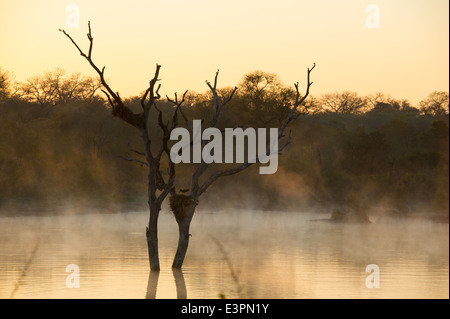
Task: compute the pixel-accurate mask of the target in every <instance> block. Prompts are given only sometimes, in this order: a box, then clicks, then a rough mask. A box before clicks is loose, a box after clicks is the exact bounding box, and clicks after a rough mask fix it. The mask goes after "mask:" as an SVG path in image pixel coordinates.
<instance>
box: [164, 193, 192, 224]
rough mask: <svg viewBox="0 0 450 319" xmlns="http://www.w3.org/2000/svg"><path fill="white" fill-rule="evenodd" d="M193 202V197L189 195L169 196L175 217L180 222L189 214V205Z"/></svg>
mask: <svg viewBox="0 0 450 319" xmlns="http://www.w3.org/2000/svg"><path fill="white" fill-rule="evenodd" d="M191 204H192V199H191V197H190V196H188V195H182V194H175V195H171V196H170V197H169V205H170V209H171V210H172V212H173V214H174V216H175V219H176V220H177V222H178V223H180V222H181V221H182V220H183V218H184V217H185V216H186V215H187V211H188V209H189V206H191Z"/></svg>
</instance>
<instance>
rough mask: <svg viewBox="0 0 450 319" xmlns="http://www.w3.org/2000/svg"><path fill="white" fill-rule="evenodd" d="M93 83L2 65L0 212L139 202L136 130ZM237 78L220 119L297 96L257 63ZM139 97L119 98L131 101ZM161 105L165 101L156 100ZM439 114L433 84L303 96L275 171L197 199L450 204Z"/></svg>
mask: <svg viewBox="0 0 450 319" xmlns="http://www.w3.org/2000/svg"><path fill="white" fill-rule="evenodd" d="M99 87H100V86H99V85H98V82H97V81H95V80H94V79H91V78H86V77H82V76H81V75H66V74H65V73H64V72H63V71H61V70H56V71H54V72H49V73H46V74H45V75H43V76H41V77H34V78H32V79H30V80H29V81H27V82H26V83H15V82H14V81H13V79H12V76H11V75H10V74H8V73H6V72H2V71H1V70H0V112H1V116H0V211H2V212H11V211H14V210H15V209H17V210H19V211H26V210H30V211H33V212H37V211H39V209H45V210H47V209H49V208H54V209H55V210H61V209H64V207H67V208H73V207H74V206H78V207H80V209H87V208H91V209H95V210H106V211H109V210H121V209H124V207H129V205H131V207H132V208H136V209H139V208H141V207H145V204H146V186H147V185H146V176H145V172H146V171H145V169H142V168H141V167H140V165H139V164H138V163H136V162H130V161H127V159H128V157H129V149H130V148H133V149H139V146H140V139H139V136H136V133H135V130H133V128H131V127H129V126H128V125H127V124H125V123H123V122H122V121H120V120H119V119H117V118H114V117H112V116H111V112H110V110H109V108H108V106H107V104H106V103H105V101H104V99H103V97H102V96H101V95H99V94H98V93H99V92H98V91H99ZM238 88H239V89H238V93H237V94H236V95H235V97H234V98H233V100H232V102H230V104H229V105H227V109H226V110H224V113H223V117H222V119H221V123H220V125H219V126H221V127H236V126H237V125H239V126H242V127H277V126H279V125H280V124H281V123H280V122H281V121H282V119H283V118H285V116H286V113H287V112H288V111H289V105H290V103H291V101H292V99H294V98H295V91H294V90H293V89H291V88H289V87H286V86H284V85H283V84H282V83H281V82H280V81H279V80H278V78H277V76H276V75H274V74H270V73H264V72H260V71H257V72H252V73H249V74H247V75H246V76H245V77H244V78H243V79H242V82H241V83H240V84H239V86H238ZM228 90H229V89H227V88H224V89H223V92H224V93H226V92H227V91H228ZM139 99H140V97H134V98H129V99H127V103H128V104H129V105H132V106H133V107H135V108H136V110H138V108H139V107H140V105H139ZM211 105H212V104H211V96H209V95H208V94H207V93H205V94H200V93H191V94H190V95H189V97H188V101H187V104H186V106H185V113H186V115H187V116H188V117H189V118H190V119H191V120H192V119H204V120H206V121H208V117H210V116H211V114H212V113H211V112H210V107H211ZM159 108H160V109H162V110H163V113H164V114H167V112H168V111H172V106H171V105H170V104H168V103H165V102H164V101H163V100H161V102H159ZM155 114H156V113H155ZM167 118H169V116H168V117H167ZM154 121H155V122H154V125H151V127H152V130H153V131H152V134H155V135H158V134H161V133H160V131H159V129H158V127H157V125H156V121H157V118H156V116H155V118H154ZM181 122H182V121H180V123H181ZM448 123H449V121H448V93H445V92H433V93H431V94H430V95H429V96H428V97H426V98H425V99H424V100H423V101H422V102H420V105H418V106H417V107H413V106H411V105H410V104H409V103H408V101H400V100H395V99H393V98H391V97H389V96H385V95H383V94H380V93H378V94H375V95H373V96H368V97H360V96H358V95H357V94H356V93H353V92H342V93H334V94H325V95H323V96H321V97H319V98H314V97H313V98H311V99H308V102H307V103H306V105H304V107H303V108H302V109H301V110H300V112H299V114H298V118H297V120H296V121H295V122H294V123H293V124H292V125H291V127H290V128H291V130H292V143H291V144H290V145H289V146H288V147H287V148H286V149H285V150H284V151H283V154H282V155H281V156H280V157H279V162H280V163H279V170H278V172H277V173H276V174H274V175H259V174H258V170H257V165H256V166H255V167H252V168H250V169H249V170H247V171H245V172H242V173H240V174H238V175H235V176H233V177H230V178H225V179H223V180H221V181H220V182H218V183H217V184H216V185H214V186H212V187H211V189H210V190H209V192H208V194H206V196H205V197H204V203H203V204H204V206H199V209H201V208H202V207H204V208H207V207H208V204H214V206H213V207H217V205H218V203H219V205H221V206H223V207H237V206H241V207H252V208H263V209H300V208H304V207H310V206H315V207H320V206H323V207H326V206H327V205H334V204H339V203H349V202H351V203H356V204H355V205H360V206H363V207H368V208H370V207H375V206H380V207H381V206H384V207H392V208H395V209H397V210H402V211H405V210H406V211H407V210H410V209H414V207H419V206H420V207H427V208H428V209H429V210H430V211H433V212H442V213H446V214H448V200H449V170H448V167H449V126H448V125H449V124H448ZM188 169H189V165H179V166H177V182H176V184H177V187H180V188H186V187H187V188H188V187H189V185H188V184H187V183H188V182H189V177H190V175H189V174H190V172H189V170H188Z"/></svg>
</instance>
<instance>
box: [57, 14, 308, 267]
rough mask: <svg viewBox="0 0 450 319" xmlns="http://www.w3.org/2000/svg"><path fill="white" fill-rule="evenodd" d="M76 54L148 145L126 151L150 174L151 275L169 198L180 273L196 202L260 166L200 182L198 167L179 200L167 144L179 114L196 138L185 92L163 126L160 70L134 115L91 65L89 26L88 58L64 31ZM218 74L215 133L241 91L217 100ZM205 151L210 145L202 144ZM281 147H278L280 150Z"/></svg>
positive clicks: (205, 166)
mask: <svg viewBox="0 0 450 319" xmlns="http://www.w3.org/2000/svg"><path fill="white" fill-rule="evenodd" d="M60 31H61V32H62V33H63V34H64V35H65V36H66V37H67V38H68V39H69V40H70V41H71V42H72V43H73V45H74V46H75V47H76V48H77V50H78V51H79V53H80V55H81V56H82V57H83V58H85V59H86V60H87V61H88V62H89V64H90V65H91V66H92V68H93V69H94V70H95V71H96V72H97V74H98V76H99V78H100V82H101V83H102V86H103V88H104V89H103V90H102V92H103V93H104V94H105V95H106V97H107V99H108V101H109V104H110V106H111V108H112V115H114V116H117V117H119V118H120V119H121V120H123V121H125V122H126V123H128V124H130V125H132V126H133V127H135V128H136V129H137V130H138V131H139V132H140V136H141V138H142V141H143V144H144V152H140V151H137V150H134V149H132V148H131V146H130V145H128V148H129V150H130V151H131V152H132V153H135V154H137V155H140V156H144V157H145V162H144V161H143V160H139V159H136V158H135V157H130V158H126V159H127V160H129V161H134V162H138V163H139V164H141V165H143V166H146V167H147V168H148V188H147V189H148V205H149V210H150V218H149V222H148V227H147V229H146V236H147V244H148V253H149V261H150V268H151V269H152V270H159V255H158V233H157V221H158V216H159V212H160V210H161V205H162V203H163V201H164V200H165V198H166V197H167V196H168V195H169V194H170V195H171V196H170V206H171V208H172V211H173V213H174V215H175V219H176V221H177V223H178V229H179V240H178V247H177V251H176V254H175V258H174V261H173V264H172V268H175V269H178V268H181V267H182V265H183V262H184V258H185V255H186V252H187V248H188V244H189V237H190V236H191V235H190V234H189V229H190V224H191V221H192V217H193V216H194V212H195V208H196V206H197V204H198V200H199V198H200V196H201V195H202V194H204V193H205V191H206V190H207V189H208V188H209V187H210V186H211V185H212V184H213V183H214V182H215V181H217V180H218V179H219V178H220V177H224V176H231V175H235V174H237V173H239V172H242V171H243V170H245V169H247V168H248V167H250V166H252V165H253V164H254V163H255V162H257V161H259V159H258V158H256V161H247V162H245V163H242V164H240V165H238V166H235V167H233V168H227V169H220V170H216V171H213V172H211V173H209V175H208V176H206V177H204V178H202V176H203V175H204V174H205V172H206V171H207V169H208V168H209V167H210V165H211V164H209V163H206V162H202V163H200V164H199V165H198V166H197V167H196V169H195V171H194V172H193V174H192V177H191V188H190V194H189V195H187V194H184V193H186V192H187V191H186V190H183V191H182V192H183V194H176V191H175V189H174V184H175V164H174V163H173V162H172V160H171V158H170V150H169V141H170V135H171V132H172V131H173V130H174V129H175V128H176V127H177V125H178V118H179V114H181V116H182V117H183V120H184V121H185V123H186V126H187V129H188V130H189V131H190V132H191V133H193V127H192V126H191V125H190V124H189V123H190V122H189V120H188V118H187V116H186V114H185V112H184V111H183V108H182V105H183V103H184V102H185V98H186V94H187V91H186V92H185V93H184V94H183V96H182V97H181V99H179V98H178V96H177V94H175V99H170V98H169V97H167V101H168V102H170V103H172V104H173V106H174V112H173V115H172V119H171V121H167V122H164V120H163V116H162V111H161V110H160V109H159V108H158V107H157V105H156V101H157V100H159V99H160V98H161V96H160V94H159V93H158V92H159V89H160V87H161V85H158V86H157V87H156V83H157V82H158V81H159V79H158V76H159V71H160V68H161V66H160V65H156V71H155V74H154V76H153V78H152V79H151V80H150V82H149V87H148V88H147V90H146V91H145V93H144V94H143V96H142V98H141V101H140V102H141V106H142V112H140V113H133V112H132V111H131V109H130V108H129V107H127V106H126V105H125V104H124V102H123V100H122V99H121V97H120V95H119V93H118V92H114V91H113V90H112V89H111V87H110V86H109V85H108V83H107V82H106V80H105V76H104V74H105V67H103V68H102V69H100V68H99V67H98V66H97V65H96V64H95V63H94V62H93V60H92V48H93V41H94V39H93V37H92V33H91V26H90V23H88V33H87V38H88V40H89V49H88V53H87V54H86V53H85V52H84V51H83V50H81V49H80V47H79V46H78V44H77V43H76V42H75V41H74V40H73V38H72V37H71V36H70V35H69V34H67V33H66V32H65V31H64V30H60ZM314 68H315V64H314V65H313V66H312V67H311V68H308V70H307V85H306V92H305V94H304V95H303V96H302V95H301V94H300V91H299V84H298V83H295V84H294V87H295V92H296V97H295V102H294V103H293V105H292V106H291V109H290V112H289V114H288V115H287V116H286V118H285V119H284V121H282V124H281V126H280V128H279V131H278V137H277V138H278V140H279V141H280V140H283V139H284V142H283V143H282V144H281V146H279V147H278V149H271V148H269V149H268V150H267V153H266V154H265V155H266V156H269V155H270V154H273V153H274V152H277V153H279V152H281V151H282V150H283V149H284V148H285V147H286V146H287V145H288V144H289V143H290V142H291V134H290V133H289V135H288V137H287V138H286V136H285V130H286V128H287V126H288V125H289V123H290V122H291V121H292V120H293V119H294V118H295V115H296V113H297V112H298V107H299V106H300V105H301V104H302V103H303V102H304V101H305V100H306V98H307V97H308V95H309V89H310V87H311V85H312V84H313V83H312V82H311V81H310V75H311V72H312V71H313V69H314ZM218 76H219V71H217V73H216V75H215V78H214V83H213V84H211V83H210V82H208V81H206V84H207V86H208V88H209V90H210V92H211V94H212V100H213V114H212V119H211V121H210V123H209V127H210V128H213V127H216V125H217V122H218V120H219V118H220V115H221V113H222V111H223V109H224V108H225V106H226V105H227V104H228V103H229V102H230V101H231V99H232V98H233V96H234V94H235V93H236V90H237V87H235V88H234V89H232V90H231V91H230V93H229V94H228V95H226V96H223V97H219V94H218V89H217V83H218ZM151 110H155V111H156V112H157V114H158V115H157V116H158V119H157V122H158V126H159V128H160V129H161V131H162V138H161V145H160V147H159V148H158V149H157V150H155V149H154V146H153V144H152V140H151V137H150V135H149V118H150V112H151ZM202 143H203V145H206V144H207V143H206V142H204V141H202ZM279 145H280V144H279ZM163 156H165V157H167V158H168V163H169V164H168V166H169V167H168V175H169V177H168V179H167V181H166V180H165V179H164V178H163V174H162V172H161V169H160V164H161V161H162V157H163Z"/></svg>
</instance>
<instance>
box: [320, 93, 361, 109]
mask: <svg viewBox="0 0 450 319" xmlns="http://www.w3.org/2000/svg"><path fill="white" fill-rule="evenodd" d="M320 103H321V105H322V108H323V110H324V111H325V112H332V113H343V114H360V113H363V112H364V111H365V108H366V106H367V103H366V100H365V98H363V97H360V96H358V94H357V93H355V92H351V91H344V92H341V93H328V94H324V95H322V96H321V99H320Z"/></svg>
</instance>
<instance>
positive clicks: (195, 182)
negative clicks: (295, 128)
mask: <svg viewBox="0 0 450 319" xmlns="http://www.w3.org/2000/svg"><path fill="white" fill-rule="evenodd" d="M315 66H316V64H315V63H314V64H313V66H312V67H311V68H308V70H307V87H306V92H305V95H304V96H303V97H300V92H299V84H298V82H297V83H295V84H294V87H295V89H296V100H295V103H294V105H293V107H292V109H291V111H290V112H289V114H288V115H287V117H286V119H285V120H284V123H283V125H282V126H281V127H280V130H279V132H278V140H280V139H282V138H283V137H284V131H285V129H286V127H287V125H288V124H289V123H290V122H291V121H292V120H293V118H294V116H295V113H296V111H297V108H298V107H299V105H301V104H302V103H303V101H305V99H306V98H307V97H308V95H309V88H310V87H311V85H312V84H313V82H311V80H310V75H311V72H312V70H313V69H314V68H315ZM216 81H217V74H216V79H215V82H216ZM207 84H208V86H209V87H210V89H211V91H212V92H213V95H215V96H216V90H215V87H214V88H213V87H212V86H211V85H210V83H209V82H207ZM235 92H236V88H235V89H234V90H233V92H232V93H231V94H230V96H229V97H228V98H227V99H226V100H225V101H224V102H223V103H222V104H221V105H220V106H219V107H216V113H215V115H214V117H213V120H212V121H211V126H214V125H215V124H216V122H217V119H218V117H219V115H220V111H221V109H222V107H223V106H224V105H225V104H226V103H228V102H229V101H230V100H231V98H232V97H233V95H234V93H235ZM216 106H217V104H216ZM291 139H292V135H291V131H290V132H289V136H288V138H287V140H286V141H285V142H284V143H283V144H282V145H281V146H280V147H278V149H270V148H269V150H267V152H266V156H269V155H270V154H273V153H280V152H281V151H282V150H283V149H284V148H285V147H286V146H287V145H289V144H290V143H291ZM258 161H259V156H257V157H256V161H252V162H248V161H247V162H246V163H243V164H242V165H240V166H237V167H234V168H231V169H224V170H220V171H217V172H214V173H212V174H211V175H210V176H209V177H208V178H207V179H206V181H205V182H204V183H203V184H202V185H201V186H200V185H199V178H200V176H201V175H202V174H203V173H204V172H205V171H206V169H207V168H208V165H209V164H206V163H204V162H203V163H202V164H200V166H199V167H198V168H197V170H196V171H195V172H194V174H193V175H192V185H191V189H192V193H193V194H194V196H197V197H198V196H200V195H201V194H202V193H204V192H205V191H206V190H207V189H208V187H209V186H211V184H213V183H214V182H215V181H216V180H217V179H218V178H219V177H223V176H230V175H234V174H237V173H239V172H242V171H243V170H245V169H246V168H248V167H250V166H251V165H253V164H255V163H256V162H258Z"/></svg>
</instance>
